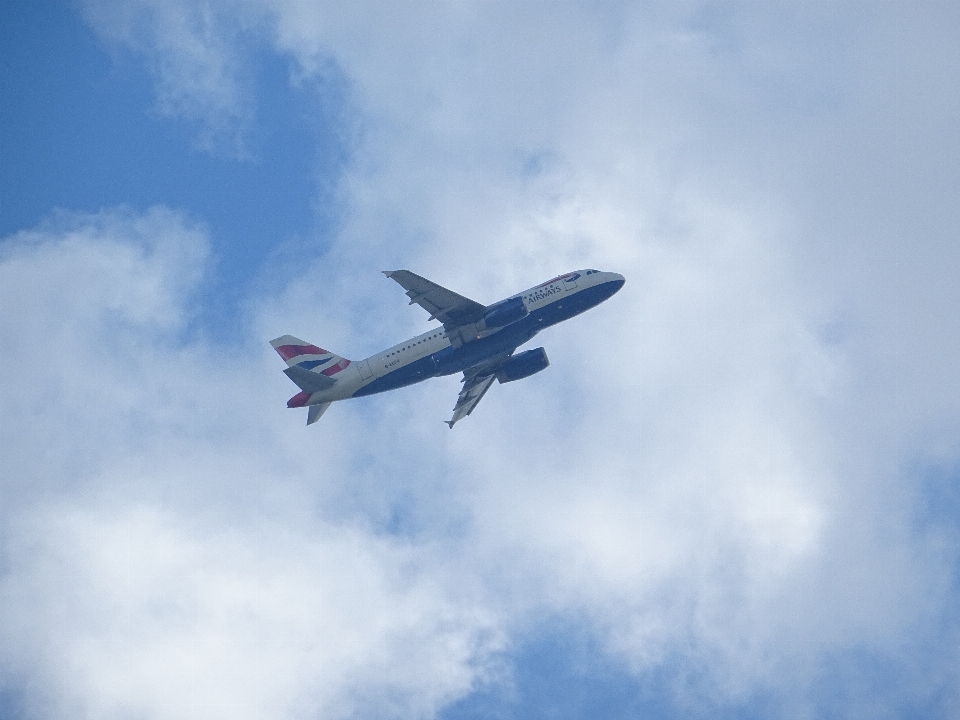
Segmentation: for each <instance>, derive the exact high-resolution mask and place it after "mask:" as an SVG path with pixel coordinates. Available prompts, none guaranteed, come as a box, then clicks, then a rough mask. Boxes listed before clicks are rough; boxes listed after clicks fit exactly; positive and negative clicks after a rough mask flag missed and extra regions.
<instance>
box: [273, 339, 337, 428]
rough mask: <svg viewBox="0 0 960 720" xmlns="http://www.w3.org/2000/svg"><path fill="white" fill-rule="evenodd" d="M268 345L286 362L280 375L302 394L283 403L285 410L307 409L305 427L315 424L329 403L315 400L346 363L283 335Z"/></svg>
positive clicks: (318, 399) (304, 342) (319, 349)
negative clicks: (285, 377) (308, 410)
mask: <svg viewBox="0 0 960 720" xmlns="http://www.w3.org/2000/svg"><path fill="white" fill-rule="evenodd" d="M270 344H271V345H273V349H274V350H276V351H277V354H279V355H280V357H282V358H283V359H284V360H286V362H287V369H286V370H284V371H283V372H284V374H286V376H287V377H289V378H290V379H291V380H293V382H295V383H296V384H297V387H299V388H300V390H301V391H302V392H299V393H297V394H296V395H294V396H293V397H292V398H290V399H289V400H288V401H287V407H291V408H294V407H305V406H307V405H309V406H310V412H309V414H308V415H307V424H308V425H309V424H312V423H315V422H316V421H317V420H319V419H320V416H321V415H323V413H324V411H325V410H326V409H327V408H328V407H330V403H329V402H323V401H321V400H320V398H319V397H316V396H318V395H322V394H323V392H324V391H325V390H329V389H330V388H331V387H333V385H334V384H335V383H336V381H337V379H338V378H337V374H338V373H340V372H342V371H343V370H345V369H346V368H347V367H348V366H349V365H350V361H349V360H347V359H346V358H342V357H340V356H339V355H335V354H333V353H332V352H330V351H329V350H324V349H323V348H321V347H317V346H316V345H313V344H312V343H308V342H306V341H305V340H301V339H300V338H296V337H294V336H293V335H283V336H282V337H278V338H276V339H275V340H271V341H270Z"/></svg>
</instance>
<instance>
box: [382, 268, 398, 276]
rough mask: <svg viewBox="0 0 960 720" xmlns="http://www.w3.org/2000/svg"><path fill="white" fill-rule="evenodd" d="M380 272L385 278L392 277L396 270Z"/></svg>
mask: <svg viewBox="0 0 960 720" xmlns="http://www.w3.org/2000/svg"><path fill="white" fill-rule="evenodd" d="M380 272H382V273H383V274H384V275H386V276H387V277H393V274H394V273H395V272H396V270H381V271H380Z"/></svg>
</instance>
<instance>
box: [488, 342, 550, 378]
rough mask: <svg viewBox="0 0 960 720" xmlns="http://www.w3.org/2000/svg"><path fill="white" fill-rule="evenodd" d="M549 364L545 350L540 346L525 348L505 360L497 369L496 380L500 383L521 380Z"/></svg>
mask: <svg viewBox="0 0 960 720" xmlns="http://www.w3.org/2000/svg"><path fill="white" fill-rule="evenodd" d="M549 364H550V360H549V359H548V358H547V351H546V350H544V349H543V348H542V347H541V348H537V349H536V350H527V351H526V352H522V353H520V354H519V355H514V356H513V357H512V358H510V359H509V360H507V362H505V363H504V364H503V365H502V366H501V367H500V370H498V371H497V380H499V381H500V382H501V383H508V382H513V381H514V380H523V379H524V378H525V377H530V376H531V375H534V374H535V373H538V372H540V371H541V370H543V369H545V368H546V367H547V365H549Z"/></svg>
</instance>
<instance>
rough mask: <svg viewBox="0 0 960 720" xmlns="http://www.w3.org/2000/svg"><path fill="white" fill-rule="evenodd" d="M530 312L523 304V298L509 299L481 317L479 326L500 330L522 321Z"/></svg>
mask: <svg viewBox="0 0 960 720" xmlns="http://www.w3.org/2000/svg"><path fill="white" fill-rule="evenodd" d="M529 312H530V311H529V310H527V307H526V305H524V304H523V298H518V297H515V298H510V299H509V300H504V301H503V302H501V303H497V304H496V305H494V306H493V307H491V308H490V309H489V310H487V313H486V314H485V315H484V316H483V320H482V321H481V324H482V325H483V326H484V327H485V328H490V329H492V328H502V327H504V326H506V325H509V324H510V323H515V322H516V321H517V320H522V319H523V318H525V317H526V316H527V314H528V313H529Z"/></svg>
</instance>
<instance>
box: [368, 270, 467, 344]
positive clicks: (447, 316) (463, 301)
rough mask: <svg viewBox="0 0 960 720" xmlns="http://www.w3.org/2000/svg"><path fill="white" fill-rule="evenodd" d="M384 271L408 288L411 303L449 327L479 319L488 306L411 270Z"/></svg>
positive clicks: (432, 318) (405, 288)
mask: <svg viewBox="0 0 960 720" xmlns="http://www.w3.org/2000/svg"><path fill="white" fill-rule="evenodd" d="M383 274H384V275H386V276H387V277H388V278H391V279H393V280H396V281H397V282H398V283H399V284H400V286H401V287H402V288H403V289H404V290H406V291H407V297H409V298H410V304H411V305H413V304H414V303H416V304H417V305H419V306H420V307H422V308H423V309H424V310H426V311H427V312H428V313H430V319H431V320H439V321H440V322H442V323H443V326H444V327H445V328H446V329H447V330H452V329H453V328H456V327H459V326H461V325H466V324H467V323H472V322H477V321H478V320H479V319H480V318H482V317H483V314H484V312H485V311H486V307H485V306H483V305H481V304H480V303H478V302H475V301H473V300H471V299H469V298H465V297H464V296H463V295H458V294H457V293H455V292H453V291H452V290H447V289H446V288H445V287H442V286H440V285H437V284H436V283H434V282H430V281H429V280H427V279H426V278H422V277H420V276H419V275H416V274H414V273H412V272H410V271H409V270H384V271H383Z"/></svg>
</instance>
